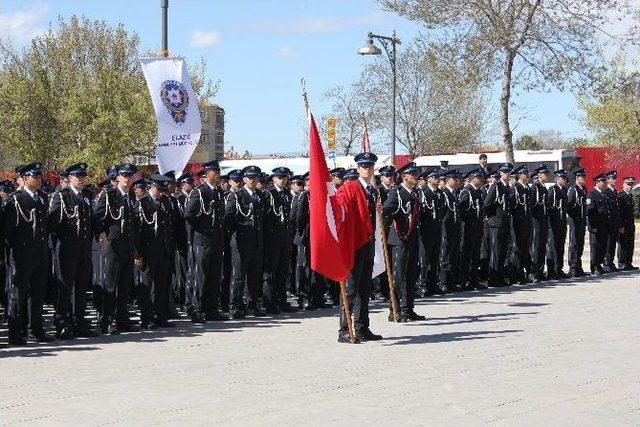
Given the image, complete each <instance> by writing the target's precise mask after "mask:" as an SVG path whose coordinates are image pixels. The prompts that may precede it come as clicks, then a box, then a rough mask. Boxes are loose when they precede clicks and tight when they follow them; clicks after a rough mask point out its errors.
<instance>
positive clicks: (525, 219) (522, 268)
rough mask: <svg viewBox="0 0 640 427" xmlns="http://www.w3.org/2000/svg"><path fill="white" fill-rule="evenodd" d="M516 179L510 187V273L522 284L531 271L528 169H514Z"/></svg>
mask: <svg viewBox="0 0 640 427" xmlns="http://www.w3.org/2000/svg"><path fill="white" fill-rule="evenodd" d="M515 175H516V176H517V178H518V181H517V182H516V183H515V184H514V185H513V188H512V189H511V206H512V217H511V236H512V239H511V241H512V245H511V246H512V252H511V275H512V277H513V279H514V281H517V282H518V283H519V284H521V285H523V284H526V283H530V280H529V274H530V273H531V255H530V252H529V251H530V250H531V204H532V203H531V192H530V188H529V169H528V168H527V166H526V165H522V166H520V167H519V168H517V169H516V171H515Z"/></svg>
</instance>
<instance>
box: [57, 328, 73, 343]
mask: <svg viewBox="0 0 640 427" xmlns="http://www.w3.org/2000/svg"><path fill="white" fill-rule="evenodd" d="M56 339H60V340H70V339H73V330H71V328H70V327H68V326H65V327H64V328H62V329H61V330H59V331H57V332H56Z"/></svg>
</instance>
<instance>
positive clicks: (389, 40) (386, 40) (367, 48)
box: [358, 30, 401, 166]
mask: <svg viewBox="0 0 640 427" xmlns="http://www.w3.org/2000/svg"><path fill="white" fill-rule="evenodd" d="M373 39H376V40H378V41H379V42H380V43H382V47H383V48H384V51H385V52H386V53H387V57H388V58H389V62H390V63H391V85H392V102H391V122H392V123H391V164H392V165H393V166H395V164H396V45H399V44H401V43H400V39H399V38H397V37H396V30H393V33H392V35H391V37H389V36H381V35H378V34H373V33H369V34H367V42H366V43H365V45H364V46H362V47H361V48H360V49H358V54H359V55H380V54H381V53H382V51H381V50H380V48H378V47H377V46H376V45H374V44H373ZM389 44H391V50H389Z"/></svg>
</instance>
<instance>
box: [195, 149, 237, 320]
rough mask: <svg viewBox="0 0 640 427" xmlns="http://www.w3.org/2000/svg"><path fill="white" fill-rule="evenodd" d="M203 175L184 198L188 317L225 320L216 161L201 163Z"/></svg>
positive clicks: (221, 203) (221, 206) (220, 200)
mask: <svg viewBox="0 0 640 427" xmlns="http://www.w3.org/2000/svg"><path fill="white" fill-rule="evenodd" d="M202 167H203V173H204V178H203V180H202V183H201V184H200V185H199V186H198V187H196V188H195V189H193V190H192V191H191V193H190V194H189V197H188V198H187V201H186V205H185V209H184V217H185V220H186V221H187V222H188V223H189V225H190V226H191V228H192V229H193V242H192V244H193V254H194V266H193V276H194V277H193V292H192V294H191V296H190V301H191V311H192V313H191V320H192V321H193V322H196V323H200V322H204V321H205V320H227V319H228V317H227V316H226V315H225V314H223V313H221V312H220V310H219V304H220V300H219V298H220V278H221V276H222V257H223V248H224V222H225V215H224V209H225V203H224V194H223V192H222V190H221V189H220V187H219V185H220V165H219V163H218V161H217V160H211V161H209V162H206V163H203V164H202Z"/></svg>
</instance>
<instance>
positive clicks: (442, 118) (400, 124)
mask: <svg viewBox="0 0 640 427" xmlns="http://www.w3.org/2000/svg"><path fill="white" fill-rule="evenodd" d="M476 76H477V74H476V73H475V72H474V70H473V69H472V68H467V69H464V68H462V67H459V64H458V63H456V62H455V58H454V57H453V56H451V55H446V56H445V55H444V53H443V52H438V51H437V48H435V47H433V46H431V45H428V44H425V43H421V42H420V41H414V42H413V43H408V45H407V47H406V48H405V49H403V50H402V51H401V52H400V53H399V55H398V60H397V106H396V113H397V114H396V127H397V131H396V142H397V143H398V144H400V145H402V146H404V147H405V149H406V150H407V151H408V152H409V153H410V154H411V155H413V156H419V155H422V154H431V153H442V152H445V151H456V150H464V149H471V148H473V147H475V146H477V145H479V143H480V140H481V139H482V134H483V132H484V128H485V122H486V120H487V117H486V114H485V111H486V110H485V107H484V105H486V99H485V97H484V93H483V92H482V90H481V86H480V81H478V80H477V79H476ZM391 81H392V75H391V67H390V66H389V63H388V60H387V58H384V57H380V58H378V59H377V60H376V61H374V62H373V63H372V64H369V65H367V66H366V67H365V69H364V71H363V72H362V74H361V76H360V79H359V80H358V81H357V82H356V83H354V85H353V86H352V88H351V90H350V91H349V92H348V96H346V97H345V96H344V90H340V89H335V88H334V89H332V90H330V91H329V92H327V94H326V95H325V97H326V98H328V99H331V100H333V101H334V112H337V118H338V122H339V123H340V122H342V126H344V127H346V129H342V128H341V130H342V132H344V134H345V138H346V139H347V141H348V142H350V143H351V144H353V142H355V141H358V140H359V138H360V136H361V134H362V127H363V119H362V116H363V114H364V115H365V116H366V119H367V127H368V130H369V133H370V135H371V140H372V141H373V140H375V141H378V142H379V145H381V146H384V147H388V145H387V143H384V144H383V142H385V141H389V138H390V135H391V115H392V102H391V101H392V84H391Z"/></svg>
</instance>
